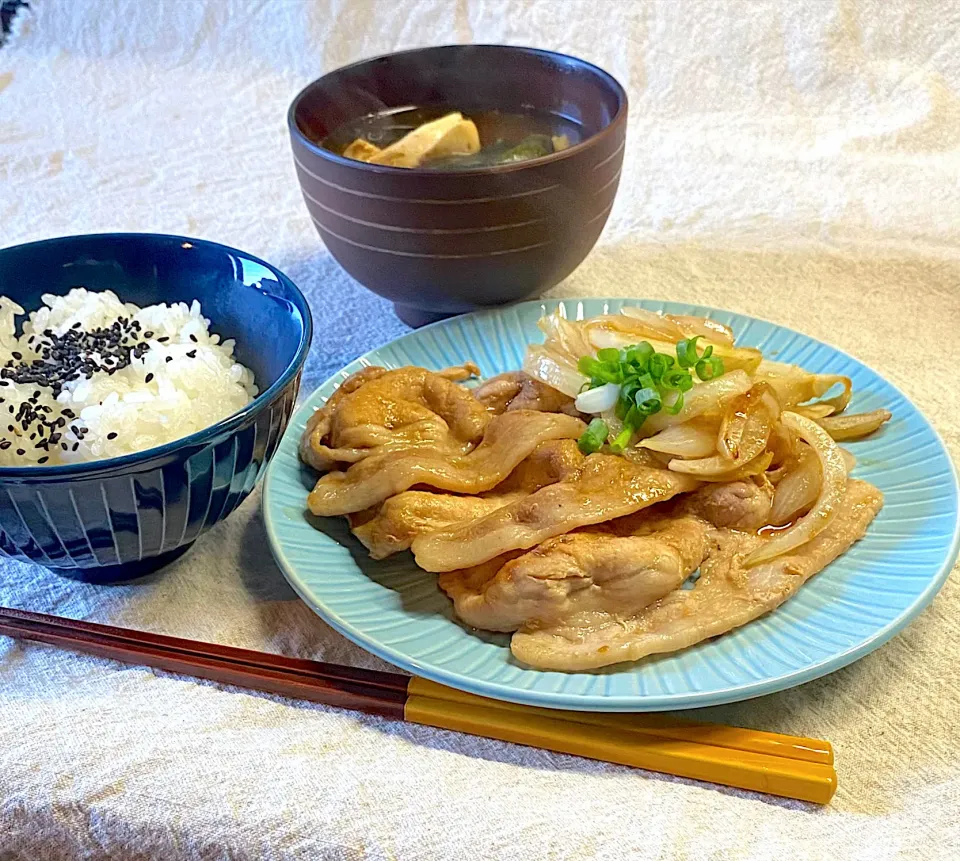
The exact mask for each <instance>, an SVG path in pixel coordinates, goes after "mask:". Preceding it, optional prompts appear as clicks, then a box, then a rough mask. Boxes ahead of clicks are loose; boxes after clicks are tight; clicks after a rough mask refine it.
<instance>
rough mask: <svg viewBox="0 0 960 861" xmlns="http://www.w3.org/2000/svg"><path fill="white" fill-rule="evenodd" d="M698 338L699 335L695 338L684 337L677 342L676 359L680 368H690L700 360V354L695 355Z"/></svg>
mask: <svg viewBox="0 0 960 861" xmlns="http://www.w3.org/2000/svg"><path fill="white" fill-rule="evenodd" d="M699 340H700V336H699V335H697V336H696V337H695V338H684V339H683V340H682V341H678V342H677V361H678V362H679V363H680V367H681V368H692V367H693V366H694V365H696V364H697V362H698V361H699V360H700V356H698V355H697V341H699Z"/></svg>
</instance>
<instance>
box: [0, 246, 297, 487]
mask: <svg viewBox="0 0 960 861" xmlns="http://www.w3.org/2000/svg"><path fill="white" fill-rule="evenodd" d="M147 238H149V239H161V240H172V241H174V242H181V243H183V242H189V243H191V244H192V245H194V246H202V247H205V248H211V249H215V250H218V251H226V252H229V253H231V254H237V255H239V256H241V257H245V258H247V259H248V260H250V261H251V262H253V263H257V264H259V265H260V266H263V267H264V268H265V269H268V270H269V271H270V272H272V273H273V274H274V275H275V276H276V278H277V280H278V281H279V282H281V283H282V284H284V286H286V287H287V288H288V289H289V290H290V291H291V296H292V300H293V302H292V304H293V305H294V306H295V307H296V309H297V310H298V311H299V312H300V315H301V318H302V320H303V328H302V331H301V333H300V343H299V344H297V349H296V351H295V352H294V355H293V358H292V359H291V360H290V362H289V363H288V364H287V367H286V368H284V370H283V373H282V374H280V376H279V377H278V378H277V379H276V381H275V382H274V383H273V385H271V386H269V387H268V388H267V389H266V390H265V391H262V392H260V393H259V394H258V395H257V396H256V397H255V398H254V399H253V400H252V401H251V402H250V403H249V404H247V405H246V406H245V407H243V408H242V409H240V410H238V411H237V412H235V413H231V414H230V415H228V416H226V417H225V418H222V419H221V420H220V421H218V422H216V423H214V424H212V425H210V426H208V427H205V428H202V429H201V430H198V431H195V432H194V433H192V434H190V435H188V436H185V437H180V438H178V439H175V440H172V441H171V442H166V443H163V444H162V445H157V446H154V447H153V448H147V449H144V450H143V451H137V452H133V453H131V454H124V455H120V456H118V457H111V458H105V459H104V460H88V461H81V462H78V463H58V464H51V465H50V466H36V465H35V466H0V481H2V480H3V479H27V480H29V479H34V478H36V479H49V478H61V477H72V476H77V475H81V474H88V475H93V474H96V473H99V472H113V471H116V470H119V469H123V468H125V467H129V466H136V465H139V464H142V463H146V462H147V461H150V460H153V459H154V458H158V457H164V456H166V455H168V454H171V453H173V452H174V451H176V450H177V449H181V448H185V447H187V446H193V445H202V444H205V443H207V442H209V441H210V440H212V439H213V438H214V437H217V436H220V435H222V434H225V433H232V432H233V431H235V430H236V429H237V428H238V427H240V425H242V424H243V423H244V422H245V421H246V420H247V419H248V418H250V417H251V416H252V415H254V414H256V413H259V412H261V411H262V410H263V408H264V407H265V406H266V405H267V404H268V403H269V402H270V401H272V400H274V398H275V397H276V396H277V395H278V394H279V393H280V392H281V391H282V390H283V389H284V388H286V387H287V385H289V383H290V381H291V380H292V379H293V378H294V377H295V376H296V375H297V374H298V373H299V372H300V370H301V368H302V367H303V365H304V363H305V362H306V359H307V353H308V352H309V350H310V344H311V342H312V340H313V315H312V314H311V312H310V305H309V304H308V303H307V299H306V296H304V295H303V291H301V290H300V288H299V287H298V286H297V285H296V284H294V282H293V281H292V280H291V279H290V278H289V277H288V276H287V275H285V274H284V273H283V272H281V271H280V270H279V269H277V267H276V266H273V265H272V264H270V263H268V262H267V261H266V260H263V259H261V258H259V257H257V256H256V255H254V254H249V253H248V252H246V251H241V250H240V249H239V248H234V247H232V246H230V245H224V244H223V243H220V242H212V241H210V240H208V239H196V238H195V237H192V236H179V235H177V234H174V233H136V232H106V233H77V234H68V235H65V236H55V237H52V238H50V239H39V240H35V241H33V242H23V243H20V244H18V245H7V246H4V247H2V248H0V255H2V254H4V253H5V252H7V251H13V250H15V249H16V250H19V249H23V248H30V247H35V248H38V249H39V248H40V247H41V246H44V245H53V244H56V243H58V242H63V241H64V240H68V239H69V240H103V239H119V240H128V241H140V240H144V239H147Z"/></svg>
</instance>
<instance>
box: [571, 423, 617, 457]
mask: <svg viewBox="0 0 960 861" xmlns="http://www.w3.org/2000/svg"><path fill="white" fill-rule="evenodd" d="M609 433H610V430H609V428H608V427H607V423H606V422H605V421H604V420H603V419H594V420H593V421H591V422H590V424H588V425H587V429H586V430H585V431H584V432H583V433H582V434H581V435H580V439H578V440H577V445H578V446H579V447H580V451H582V452H583V453H584V454H593V453H594V452H596V451H600V449H601V448H603V444H604V443H605V442H606V441H607V436H608V434H609Z"/></svg>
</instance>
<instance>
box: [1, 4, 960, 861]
mask: <svg viewBox="0 0 960 861" xmlns="http://www.w3.org/2000/svg"><path fill="white" fill-rule="evenodd" d="M467 41H478V42H509V43H517V44H534V45H540V46H545V47H550V48H557V49H560V50H564V51H569V52H572V53H574V54H578V55H581V56H583V57H586V58H588V59H590V60H593V61H595V62H597V63H599V64H601V65H602V66H604V67H606V68H607V69H609V70H610V71H611V72H612V73H613V74H615V75H616V76H617V77H618V78H619V79H620V80H621V81H622V82H623V83H624V84H625V85H626V87H627V88H628V90H629V92H630V97H631V116H630V133H629V145H628V150H627V156H626V160H625V165H624V172H623V179H622V182H621V186H620V196H619V199H618V202H617V205H616V208H615V210H614V213H613V216H612V218H611V222H610V225H609V227H608V229H607V231H606V233H605V235H604V237H603V239H602V241H601V244H600V246H599V247H598V248H597V250H596V251H595V252H594V254H593V255H592V256H591V257H590V258H589V259H588V260H587V261H586V263H584V265H583V266H582V267H581V268H580V269H579V270H578V271H577V272H576V273H575V274H574V275H573V276H572V277H571V278H570V279H569V280H568V281H566V282H565V283H563V284H562V285H560V286H559V287H558V288H557V289H556V290H555V291H554V292H555V294H556V295H562V296H578V295H630V296H649V297H661V298H670V299H677V300H684V301H694V302H703V303H708V304H711V305H717V306H720V307H724V308H729V309H731V310H734V311H739V312H743V313H748V314H756V315H759V316H762V317H765V318H768V319H771V320H775V321H777V322H779V323H782V324H784V325H787V326H791V327H795V328H797V329H800V330H802V331H804V332H806V333H808V334H810V335H812V336H814V337H816V338H821V339H823V340H824V341H827V342H829V343H832V344H835V345H838V346H841V347H843V348H844V349H846V350H848V351H849V352H851V353H853V354H854V355H856V356H857V357H858V358H860V359H862V360H863V361H865V362H867V363H869V364H870V365H872V366H873V367H875V368H876V369H878V370H879V371H880V372H881V373H883V374H884V375H885V376H887V377H888V378H889V379H890V380H892V381H893V382H894V383H895V384H897V385H898V386H901V387H903V388H904V389H905V390H907V391H908V392H909V393H910V395H911V397H913V398H914V400H915V401H916V403H917V404H918V405H919V406H920V407H921V409H923V410H924V412H925V413H926V414H927V416H929V418H930V419H931V420H932V421H933V423H934V424H935V426H936V427H937V428H938V430H939V431H940V433H941V434H943V436H944V438H945V439H946V440H947V443H948V445H949V446H950V448H951V450H952V452H953V454H954V456H956V455H957V454H958V452H960V431H958V429H957V415H958V412H960V384H958V382H957V379H958V376H957V375H958V364H957V359H956V356H957V345H958V340H957V330H958V324H960V8H958V5H957V4H956V3H948V2H939V3H938V2H928V3H924V2H906V0H901V2H894V0H877V2H872V3H868V2H860V3H857V2H852V0H822V2H817V0H808V2H805V3H804V2H783V3H772V2H771V3H768V2H760V0H757V1H756V2H730V3H724V2H685V0H664V2H660V3H653V2H650V3H647V2H626V0H620V2H616V0H588V2H572V0H545V2H521V0H500V2H498V0H476V2H473V0H470V2H467V0H462V2H443V0H394V2H391V0H367V2H362V0H326V2H319V0H318V2H290V0H287V2H284V0H273V2H243V0H236V2H227V0H196V2H189V0H182V2H172V0H171V2H165V3H161V2H143V0H141V2H135V0H131V2H121V0H115V2H108V0H102V2H76V0H31V8H30V9H27V10H22V12H21V14H20V16H19V18H18V20H17V21H16V22H15V25H14V29H13V33H12V36H11V39H10V40H9V42H8V44H7V46H6V47H4V48H2V49H0V225H2V237H0V243H2V244H12V243H16V242H19V241H26V240H32V239H39V238H42V237H47V236H53V235H57V234H65V233H79V232H94V231H105V230H145V231H166V232H174V233H186V234H191V235H196V236H200V237H205V238H209V239H214V240H219V241H222V242H225V243H228V244H231V245H236V246H239V247H240V248H243V249H246V250H249V251H251V252H253V253H255V254H259V255H262V256H264V257H266V258H268V259H269V260H271V261H272V262H274V263H275V264H277V265H278V266H280V267H281V268H283V269H285V270H286V271H287V272H288V273H289V274H290V275H291V276H292V277H293V278H294V279H295V280H296V281H298V282H299V283H300V284H301V285H302V286H303V287H304V288H305V289H306V290H307V291H308V292H309V294H310V297H311V300H312V303H313V307H314V310H315V313H316V322H317V334H316V342H315V345H314V349H313V354H312V358H311V364H310V366H309V369H308V381H307V384H308V385H313V384H316V383H317V382H319V381H320V379H321V378H322V377H324V376H325V375H326V374H327V373H328V372H330V371H332V370H334V369H336V368H337V367H339V366H340V365H342V364H344V363H345V362H347V361H348V360H350V359H353V358H354V357H355V356H357V355H358V354H359V353H361V352H362V351H364V350H366V349H368V348H370V347H373V346H375V345H376V344H377V343H380V342H382V341H384V340H386V339H387V338H389V337H392V336H393V335H395V334H398V333H399V332H401V331H403V327H402V326H401V325H400V324H399V323H398V322H397V321H396V319H395V318H393V317H392V315H391V311H390V308H389V306H387V305H386V304H385V303H383V302H381V301H380V300H378V299H376V298H375V297H372V296H370V295H369V294H367V293H365V291H363V290H362V288H360V287H359V286H358V285H357V284H355V283H353V282H352V281H350V280H349V279H348V278H346V276H345V275H344V274H343V273H342V272H341V271H340V270H339V269H338V267H337V266H336V265H335V264H334V263H333V262H332V260H331V259H330V258H329V256H328V255H327V254H326V252H325V251H324V249H323V247H322V246H321V244H320V242H319V240H318V239H317V237H316V235H315V233H314V230H313V228H312V226H311V224H310V221H309V219H308V217H307V213H306V211H305V209H304V207H303V205H302V202H301V199H300V196H299V191H298V189H297V185H296V180H295V177H294V172H293V168H292V160H291V158H290V154H289V150H288V144H287V140H286V129H285V125H284V121H285V110H286V106H287V104H288V103H289V101H290V99H291V98H292V96H293V95H294V94H295V93H296V92H297V90H298V89H299V88H300V87H301V86H302V85H304V84H305V83H307V82H308V81H309V80H311V79H312V78H314V77H316V76H317V75H318V74H319V73H321V72H322V71H324V70H327V69H331V68H333V67H335V66H338V65H340V64H343V63H346V62H348V61H351V60H355V59H358V58H361V57H364V56H369V55H372V54H376V53H380V52H384V51H390V50H394V49H398V48H405V47H411V46H415V45H424V44H439V43H448V42H467ZM23 277H24V278H29V277H30V273H28V272H27V273H23ZM0 286H3V288H4V289H15V285H13V286H7V285H0ZM258 505H259V502H258V499H256V498H254V499H251V500H250V501H249V502H248V503H247V504H246V505H245V506H244V507H243V508H242V509H241V510H240V511H238V512H237V513H236V514H235V515H234V516H233V517H232V518H231V519H230V521H229V522H228V523H226V524H224V525H221V526H220V527H218V528H217V529H215V530H214V531H213V532H211V533H210V534H208V535H207V536H206V537H205V538H203V539H202V540H201V541H200V542H199V543H198V545H197V547H196V549H195V550H194V551H193V552H192V553H191V554H189V555H188V556H187V557H185V558H184V559H183V560H181V561H180V562H178V563H177V564H175V565H174V566H172V567H171V568H170V569H169V570H167V571H165V572H164V573H163V574H162V575H159V576H156V577H152V578H149V579H147V580H145V581H143V582H140V583H137V584H135V585H130V586H123V587H114V588H95V587H87V586H83V585H80V584H76V583H73V582H69V581H65V580H61V579H58V578H57V577H55V576H53V575H51V574H48V573H46V572H44V571H43V570H42V569H39V568H34V567H29V566H22V565H16V564H11V563H7V564H4V565H3V566H2V568H0V602H2V603H3V604H4V605H14V606H21V607H27V608H31V609H36V610H41V611H46V612H53V613H61V614H67V615H72V616H76V617H84V618H90V619H95V620H99V621H104V622H111V623H115V624H122V625H131V626H138V627H144V628H148V629H151V630H156V631H163V632H168V633H173V634H178V635H181V636H192V637H201V638H207V639H210V640H216V641H219V642H223V643H230V644H235V645H239V646H246V647H252V648H260V649H271V650H277V651H282V652H285V653H287V654H292V655H303V656H311V657H315V658H322V659H325V660H331V661H342V662H348V663H354V664H360V665H364V666H382V665H381V664H379V662H378V661H376V660H375V659H374V658H372V657H370V656H368V655H365V654H364V653H363V652H362V651H361V650H360V649H358V648H356V647H354V646H352V645H351V644H349V643H348V642H346V641H345V640H344V639H343V638H341V637H340V636H338V635H337V634H335V633H333V632H332V631H331V630H330V629H329V628H327V627H326V625H324V624H323V623H322V622H321V621H320V620H319V619H317V618H316V617H315V616H313V615H312V614H311V612H310V611H309V610H307V608H306V607H305V606H304V605H303V604H301V603H300V602H299V601H298V600H297V599H296V597H295V596H294V595H293V593H292V592H291V591H290V590H289V589H288V588H287V587H286V586H285V584H284V581H283V579H282V577H281V576H280V573H279V572H278V570H277V568H276V567H275V565H274V564H273V562H272V561H271V558H270V555H269V552H268V550H267V549H266V547H265V536H264V531H263V527H262V525H261V522H260V518H259V510H258ZM958 613H960V588H958V583H957V578H956V577H954V578H953V579H952V580H951V581H948V583H947V585H946V587H945V588H944V589H943V592H942V593H941V594H940V596H939V597H938V598H937V599H936V600H935V601H934V602H933V605H932V606H931V607H930V608H929V609H928V610H927V611H926V612H925V613H924V614H923V615H922V616H921V617H920V618H919V619H918V620H917V621H916V622H915V623H914V624H913V625H912V626H911V627H910V628H909V629H908V630H907V631H906V632H905V633H903V634H902V635H900V636H899V637H897V638H896V639H895V640H893V641H892V642H891V643H889V644H888V645H886V646H885V647H883V648H882V649H880V650H879V651H877V652H875V653H874V654H872V655H870V656H869V657H867V658H865V659H864V660H862V661H860V662H858V663H857V664H855V665H854V666H851V667H849V668H847V669H845V670H842V671H840V672H838V673H835V674H833V675H832V676H830V677H829V678H826V679H822V680H820V681H817V682H813V683H811V684H808V685H805V686H803V687H801V688H797V689H795V690H792V691H787V692H784V693H782V694H778V695H775V696H770V697H766V698H764V699H760V700H755V701H753V702H747V703H742V704H740V705H735V706H729V707H725V708H718V709H713V710H710V711H709V713H707V714H706V717H708V718H710V719H717V720H723V721H728V722H733V723H737V724H743V725H747V726H755V727H760V728H765V729H771V730H782V731H786V732H793V733H801V734H809V735H814V736H822V737H824V738H828V739H830V740H832V742H833V743H834V745H835V747H836V751H837V761H838V771H839V775H840V789H839V792H838V793H837V796H836V798H835V800H834V802H833V803H832V804H831V805H830V806H829V807H827V808H823V809H820V808H814V807H810V806H806V805H803V804H800V803H793V802H789V801H784V800H778V799H775V798H770V797H764V796H759V795H754V794H750V793H743V792H734V791H728V790H724V789H718V788H715V787H710V786H706V785H700V784H696V783H692V782H689V781H684V780H676V779H671V778H668V777H663V776H659V775H653V774H647V773H643V772H638V771H632V770H630V769H626V768H618V767H612V766H607V765H603V764H599V763H595V762H589V761H586V760H581V759H576V758H573V757H567V756H559V755H553V754H550V753H546V752H543V751H538V750H530V749H525V748H521V747H515V746H512V745H508V744H501V743H497V742H494V741H486V740H482V739H475V738H469V737H466V736H460V735H455V734H452V733H446V732H437V731H432V730H428V729H424V728H419V727H415V726H404V725H398V724H395V723H389V722H386V721H382V720H376V719H372V718H366V717H363V716H360V715H356V714H350V713H345V712H337V711H333V710H330V709H325V708H320V707H317V706H312V705H305V704H302V703H296V702H288V701H285V700H281V699H278V698H274V697H269V696H260V695H256V694H249V693H243V692H238V691H234V690H226V689H222V688H219V687H217V686H215V685H210V684H201V683H197V682H194V681H190V680H188V679H181V678H176V677H172V676H169V675H162V674H157V673H153V672H150V671H149V670H145V669H139V668H136V667H129V666H121V665H118V664H114V663H111V662H107V661H101V660H94V659H89V658H84V657H78V656H74V655H70V654H66V653H63V652H58V651H55V650H53V649H49V648H45V647H39V646H34V645H22V644H19V643H14V642H12V641H10V640H7V639H2V638H0V858H3V859H31V861H42V859H46V858H75V857H76V858H80V857H82V858H117V859H120V858H123V859H140V858H157V859H165V861H170V860H171V859H180V858H198V859H219V858H230V859H263V858H269V859H318V858H329V859H340V858H346V859H360V858H363V859H367V858H370V859H373V858H376V859H393V858H397V859H453V858H468V859H486V858H503V859H524V861H527V859H538V858H549V859H580V858H602V859H619V858H628V857H635V858H663V859H701V858H704V859H706V858H769V859H781V858H790V859H806V858H829V859H871V861H873V859H892V858H911V859H912V858H931V859H933V858H936V859H947V858H958V857H960V825H958V813H960V752H958V741H960V733H958V730H957V720H958V714H960V684H958V669H957V667H958V663H960V623H958Z"/></svg>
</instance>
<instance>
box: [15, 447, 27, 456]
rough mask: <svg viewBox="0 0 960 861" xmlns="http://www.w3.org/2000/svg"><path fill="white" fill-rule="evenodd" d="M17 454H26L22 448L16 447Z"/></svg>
mask: <svg viewBox="0 0 960 861" xmlns="http://www.w3.org/2000/svg"><path fill="white" fill-rule="evenodd" d="M17 454H19V455H20V457H23V456H24V455H25V454H26V452H25V451H24V450H23V449H22V448H18V449H17Z"/></svg>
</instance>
